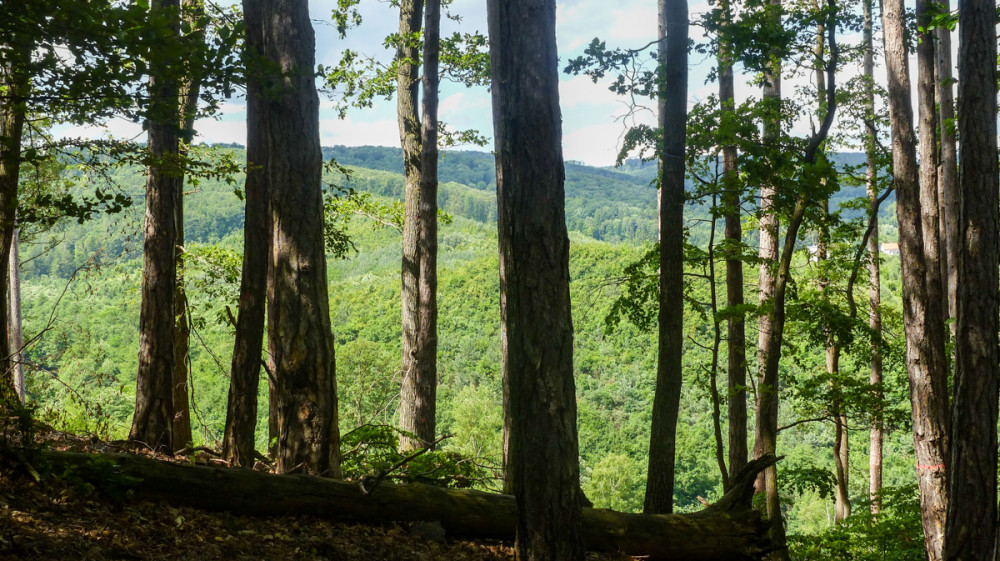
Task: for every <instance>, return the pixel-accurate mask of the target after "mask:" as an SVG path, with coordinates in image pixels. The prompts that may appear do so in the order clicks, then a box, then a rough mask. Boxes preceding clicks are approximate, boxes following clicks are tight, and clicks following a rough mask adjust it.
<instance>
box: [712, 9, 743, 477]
mask: <svg viewBox="0 0 1000 561" xmlns="http://www.w3.org/2000/svg"><path fill="white" fill-rule="evenodd" d="M720 7H721V10H722V18H723V19H722V24H721V25H722V26H723V28H724V29H725V28H727V27H728V26H729V25H731V22H732V8H731V6H730V2H729V0H722V2H721V4H720ZM730 51H731V46H730V45H728V44H727V43H726V42H725V41H722V40H720V44H719V57H718V58H719V101H720V103H721V104H722V107H723V109H724V110H728V111H733V110H735V108H736V100H735V95H734V92H735V85H734V82H733V63H732V53H731V52H730ZM736 156H737V154H736V146H733V145H728V146H723V147H722V173H723V181H724V184H725V190H724V191H723V195H722V197H723V201H722V204H723V208H724V209H725V218H726V231H725V238H726V248H727V251H726V305H727V306H728V307H729V308H730V310H735V309H740V308H741V307H742V306H743V305H744V300H743V260H742V259H741V255H740V253H741V250H740V248H742V247H743V225H742V224H741V217H740V203H741V202H742V197H741V190H740V188H739V185H738V183H737V182H738V179H739V178H738V172H739V170H738V169H737V167H736ZM746 346H747V337H746V322H745V319H744V313H743V312H742V311H741V312H739V313H730V315H729V319H728V321H727V326H726V349H727V358H728V362H727V373H728V393H727V396H728V405H729V407H728V421H729V473H731V474H733V473H736V472H738V471H740V470H741V469H743V466H745V465H746V463H747V390H746V387H747V355H746V352H747V349H746Z"/></svg>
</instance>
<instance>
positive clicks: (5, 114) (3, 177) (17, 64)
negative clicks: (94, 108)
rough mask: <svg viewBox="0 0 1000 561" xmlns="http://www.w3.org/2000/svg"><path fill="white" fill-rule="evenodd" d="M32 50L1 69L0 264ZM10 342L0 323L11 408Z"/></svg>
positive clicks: (11, 215)
mask: <svg viewBox="0 0 1000 561" xmlns="http://www.w3.org/2000/svg"><path fill="white" fill-rule="evenodd" d="M30 49H31V47H30V43H27V42H26V46H24V47H21V48H19V49H11V50H10V53H11V58H12V60H9V61H4V65H3V66H2V67H0V88H3V89H5V90H6V95H7V97H8V99H7V100H6V101H5V102H4V103H2V104H0V263H7V262H8V261H9V260H10V251H11V249H10V248H11V243H12V241H13V239H14V230H15V226H16V223H15V220H16V215H17V198H18V181H19V180H20V177H21V139H22V135H23V132H24V120H25V115H26V113H27V99H28V93H29V92H30V88H31V86H30V83H29V81H28V68H27V67H28V66H29V65H30V63H31V50H30ZM8 285H9V279H8V276H7V268H6V267H0V294H6V293H7V289H8ZM7 314H8V311H7V301H6V298H0V317H3V318H6V317H7ZM10 350H11V349H10V340H9V338H8V327H7V322H6V321H0V399H2V400H3V401H5V402H7V403H8V404H11V405H13V404H14V403H15V402H16V401H17V399H18V397H17V388H16V384H15V382H14V372H13V369H12V368H11V361H10V359H9V358H8V357H9V356H10Z"/></svg>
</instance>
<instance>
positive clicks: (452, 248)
mask: <svg viewBox="0 0 1000 561" xmlns="http://www.w3.org/2000/svg"><path fill="white" fill-rule="evenodd" d="M224 150H226V151H229V152H231V153H233V154H235V155H236V156H237V157H239V158H242V157H243V152H242V150H240V149H224ZM393 154H395V155H396V156H397V157H398V151H394V150H391V149H386V148H357V149H345V148H336V149H327V155H328V156H330V155H332V156H333V157H336V159H337V160H338V161H339V162H340V163H342V164H345V165H347V166H348V167H349V168H350V169H351V176H350V179H347V180H345V179H344V178H343V176H341V175H334V174H328V175H327V177H326V181H327V182H328V183H330V184H339V185H342V186H352V187H354V188H356V189H358V190H365V191H369V190H370V192H372V193H374V194H376V195H377V196H378V197H379V198H380V199H381V198H384V200H390V199H392V198H395V197H399V196H400V193H401V185H402V178H401V175H400V174H399V173H398V172H394V171H391V169H390V170H380V169H373V168H368V167H363V166H364V165H372V166H377V164H378V161H377V160H376V159H375V158H374V155H384V156H385V159H384V167H387V168H393V167H394V166H392V165H391V164H390V162H391V158H390V156H392V155H393ZM489 159H490V157H489V156H488V155H485V154H469V153H464V152H448V153H446V154H444V155H443V156H442V166H441V178H442V185H443V189H442V195H441V202H442V208H443V209H444V210H445V211H447V212H448V213H450V214H451V215H452V216H453V221H452V222H451V223H447V224H442V225H441V232H440V248H441V256H440V261H439V266H440V268H441V273H440V284H439V290H440V294H441V304H440V306H441V311H440V327H439V329H440V336H439V337H440V347H439V363H440V366H439V376H440V385H439V390H438V396H439V407H438V423H439V426H440V427H441V428H440V431H441V433H442V434H450V435H452V436H451V437H450V438H449V439H447V440H446V441H445V444H444V445H445V447H446V449H449V450H454V451H457V452H460V453H461V454H463V455H465V456H468V457H473V458H477V459H478V460H479V461H481V462H483V463H484V465H487V466H491V469H492V470H494V473H495V474H498V473H499V471H498V470H499V466H500V462H501V449H502V448H501V446H502V438H501V437H502V434H501V429H502V416H501V400H502V390H501V377H500V357H501V355H500V334H499V329H500V323H499V322H500V318H499V315H498V312H497V310H498V305H499V278H498V276H497V274H496V270H497V257H496V243H497V241H496V226H495V224H494V220H495V204H496V196H495V194H494V193H493V192H492V191H491V189H492V188H493V186H492V184H486V183H485V182H479V183H477V184H473V185H468V184H465V183H463V181H472V178H473V177H474V170H476V169H478V167H481V166H486V165H487V163H488V161H489ZM452 169H454V170H455V173H456V175H455V176H454V177H453V176H452V175H451V173H452V171H451V170H452ZM643 169H648V166H647V167H646V168H643ZM647 175H648V174H647V173H645V172H642V173H636V174H635V175H634V176H633V175H628V174H625V173H622V172H617V171H612V170H602V169H595V168H588V167H586V166H579V165H572V166H569V168H568V178H569V179H568V181H567V209H568V210H567V212H568V213H570V212H573V211H570V210H569V209H570V208H574V209H576V211H575V212H576V214H575V215H574V219H573V220H574V221H573V222H571V224H576V225H577V227H575V228H573V227H571V231H572V233H571V261H570V273H571V276H572V279H573V282H572V285H571V294H572V298H573V302H574V310H573V319H574V329H575V333H576V336H575V341H576V344H575V347H576V348H575V356H576V358H575V361H574V362H575V370H576V377H577V392H578V396H579V401H578V407H579V423H580V455H581V459H582V466H583V485H584V490H585V492H586V493H587V495H588V497H589V498H590V499H591V500H592V501H594V503H595V504H596V505H597V506H603V507H608V508H614V509H616V510H625V511H633V512H636V511H639V510H640V509H641V506H642V489H643V482H644V475H643V474H644V466H645V464H646V461H647V460H646V454H647V453H648V452H647V447H646V443H647V441H648V438H649V419H650V406H651V400H652V393H653V391H654V378H653V375H652V372H653V371H654V370H655V360H656V353H655V348H656V347H655V337H654V334H653V333H651V332H649V331H642V330H640V329H639V328H637V327H636V326H635V325H634V324H633V323H631V322H629V321H628V320H623V321H621V322H619V323H615V324H613V325H611V326H609V325H608V324H607V323H606V318H607V317H608V315H609V313H610V311H611V308H612V305H613V303H614V302H615V299H616V298H617V297H618V296H620V295H621V294H622V287H621V286H620V283H621V282H623V280H624V278H623V274H624V273H623V272H624V270H625V268H626V267H627V266H628V265H629V264H631V263H632V262H634V261H636V260H637V259H639V258H640V257H641V256H642V255H643V254H644V253H645V252H646V251H647V250H648V248H649V246H650V241H649V240H648V239H645V238H643V237H640V239H639V240H638V241H633V240H631V239H630V240H629V241H619V242H611V241H606V240H605V241H601V240H597V239H594V238H593V237H592V236H590V235H588V234H589V232H590V231H591V230H590V229H589V228H588V227H587V224H592V223H595V222H596V223H598V224H602V225H603V226H602V230H603V231H606V232H607V231H612V227H611V226H610V225H609V224H618V222H615V221H613V220H611V221H609V220H608V219H603V220H602V219H599V218H598V216H604V215H603V214H601V213H602V211H603V210H605V208H606V205H607V201H610V200H615V201H618V203H619V204H620V205H621V207H622V208H627V209H634V210H635V211H636V213H637V214H638V216H639V217H640V218H641V217H642V216H643V215H642V210H641V209H644V208H645V209H647V210H646V212H648V213H653V212H654V210H653V204H654V201H655V191H654V190H653V188H651V187H649V186H648V185H647V181H648V180H647V177H646V176H647ZM116 179H117V180H118V181H119V182H120V183H121V185H122V186H123V188H125V189H126V191H128V192H129V193H130V194H131V195H132V196H134V197H136V198H137V203H138V202H140V201H141V198H140V197H141V195H140V194H139V191H138V186H139V180H140V179H141V176H139V175H138V174H136V173H135V172H134V170H130V169H124V170H122V171H120V172H119V175H118V176H117V177H116ZM238 183H239V181H237V184H238ZM81 189H85V187H81ZM598 196H600V197H603V198H601V199H599V200H598V203H595V202H594V200H595V198H597V197H598ZM185 199H186V203H187V208H188V209H189V210H188V214H187V217H186V218H187V232H186V233H187V240H188V242H187V246H186V248H185V249H186V252H187V255H188V258H187V260H186V269H185V277H186V279H187V282H188V283H189V290H188V298H189V300H190V302H189V305H190V314H191V318H192V323H193V325H194V331H193V334H194V336H193V337H192V340H193V345H192V348H191V371H192V374H191V376H192V383H191V390H192V399H193V403H194V405H195V407H194V409H193V423H194V425H195V427H196V428H195V439H196V443H197V444H205V445H210V446H212V445H215V443H216V441H217V440H218V439H220V438H221V433H222V427H223V424H224V421H225V415H226V392H227V390H228V386H229V380H228V366H229V363H230V360H231V359H230V357H231V353H232V344H231V338H232V326H231V324H230V323H229V320H228V315H227V312H226V308H227V307H229V309H230V311H233V312H234V311H235V302H236V299H237V295H238V278H239V265H240V257H239V251H238V250H239V247H240V245H241V238H242V210H243V209H242V203H241V199H240V198H239V197H238V196H237V195H236V194H234V192H233V188H232V186H230V185H227V184H225V183H222V182H214V181H203V182H201V183H199V184H198V185H197V186H189V187H188V188H187V194H186V195H185ZM647 199H648V200H647ZM455 201H461V202H458V203H456V202H455ZM469 201H476V202H477V203H470V202H469ZM477 204H478V206H477ZM141 206H142V205H141V204H135V205H133V206H132V208H130V209H128V210H127V211H126V212H124V213H122V214H115V215H104V216H102V217H100V218H99V219H95V220H94V221H91V222H89V223H87V224H82V225H81V224H76V223H73V222H63V223H60V224H59V225H58V226H57V227H55V228H54V229H53V230H51V231H49V232H45V233H39V234H37V235H36V236H34V237H33V238H26V239H25V240H24V242H23V244H24V245H23V247H24V249H23V250H22V251H23V255H24V262H23V265H22V268H23V270H24V281H23V282H24V286H23V302H24V304H23V305H24V315H25V330H26V335H27V338H28V339H32V340H34V342H33V343H32V344H31V345H30V346H29V348H28V351H27V355H26V361H27V363H28V365H29V371H30V375H29V377H28V391H29V394H30V395H31V396H32V398H33V399H34V400H36V401H37V402H38V403H40V404H42V409H43V412H44V418H45V419H47V420H49V421H51V422H53V423H55V424H57V425H58V426H65V427H67V428H69V429H72V430H75V431H83V432H96V433H97V434H100V435H108V436H111V437H113V438H124V437H125V435H126V432H127V430H128V424H129V421H130V418H131V414H132V407H133V404H134V401H135V397H134V393H133V392H134V385H135V372H136V351H135V349H136V348H137V345H138V338H137V337H138V335H137V331H136V325H137V324H138V304H139V302H138V300H139V293H138V286H139V281H140V267H141V259H140V253H141V252H140V251H139V242H140V239H141V238H140V236H139V229H140V223H141V222H140V215H141V212H140V210H139V209H141ZM693 208H696V209H697V207H693ZM629 212H632V210H630V211H629ZM704 216H707V215H705V214H702V213H700V212H699V211H698V210H695V213H694V217H693V218H692V219H691V225H692V230H696V231H699V232H702V236H701V237H703V238H704V239H705V240H707V235H708V234H707V230H708V229H709V226H708V225H706V224H704V223H703V222H700V221H701V220H702V218H703V217H704ZM638 223H639V224H645V225H646V227H648V228H654V232H655V223H654V221H653V219H652V218H649V219H646V220H645V221H644V222H638ZM348 225H349V226H348V227H349V232H350V236H351V238H352V239H353V241H354V244H355V247H356V251H351V252H349V253H348V254H347V255H346V257H345V258H343V259H336V260H331V261H330V265H331V268H330V273H329V276H330V294H331V319H332V323H333V328H334V335H335V337H336V343H337V366H338V384H339V393H340V423H341V431H342V433H345V434H346V433H349V432H350V431H352V430H354V429H356V428H357V427H359V426H361V425H364V424H370V423H375V424H380V423H385V424H393V423H394V415H395V414H396V411H397V407H398V400H399V353H400V349H399V324H398V317H399V259H400V256H399V243H400V235H399V233H398V232H397V231H396V230H394V229H392V228H387V227H383V226H380V225H379V224H377V223H375V222H372V221H371V220H369V219H368V218H366V217H364V216H354V217H353V218H352V219H351V220H350V222H349V223H348ZM654 235H655V234H654ZM752 241H753V240H752V239H751V240H748V242H752ZM692 243H694V244H696V241H695V240H692ZM805 255H806V251H805V250H803V251H802V252H801V261H802V262H801V263H800V265H799V266H800V267H801V268H802V270H803V274H804V275H808V274H809V271H810V269H812V267H811V266H810V265H808V264H807V263H806V259H805ZM689 269H690V271H691V272H692V273H702V272H704V271H703V263H700V262H697V261H693V262H692V263H691V264H690V265H689ZM750 274H751V269H750V268H749V267H748V273H747V275H748V278H749V277H750ZM898 274H899V272H898V262H897V261H896V260H895V258H893V257H891V256H885V261H884V268H883V275H884V280H883V283H884V284H883V287H884V291H885V299H886V300H885V301H886V309H887V312H889V313H890V314H889V317H892V315H891V312H892V310H893V309H896V310H898V306H899V303H898V299H897V297H896V296H894V295H895V294H897V293H898V292H897V291H898V282H899V281H898ZM717 282H721V279H720V280H719V281H717ZM688 291H689V294H690V298H691V301H690V302H689V303H688V308H687V310H688V313H689V314H690V315H691V317H692V318H695V319H694V320H692V321H691V322H689V323H688V325H687V327H686V329H685V341H686V343H685V355H684V368H685V373H686V374H685V384H684V388H685V389H684V398H683V401H682V403H683V408H682V419H683V422H682V423H681V425H680V428H679V436H678V439H679V446H678V454H679V455H678V486H677V489H676V496H677V501H678V504H679V505H681V507H682V508H685V509H698V508H700V502H699V497H701V498H702V499H705V500H710V501H711V500H713V499H714V498H717V497H718V496H720V493H721V479H720V476H719V472H718V468H717V465H716V463H715V446H714V444H712V443H713V442H714V440H713V438H714V437H713V425H712V402H711V398H710V377H711V376H712V375H713V372H712V353H711V348H710V347H711V344H712V336H711V332H712V323H711V314H710V312H708V311H707V310H706V309H705V308H704V307H703V306H701V305H699V303H704V302H705V301H707V300H708V285H707V283H706V282H705V281H704V280H699V279H695V278H692V281H691V283H690V286H689V287H688ZM802 298H803V300H802V301H801V302H796V303H795V305H794V307H793V310H794V311H793V312H792V313H793V314H794V317H795V318H797V319H796V322H795V323H794V325H795V326H796V327H795V328H794V329H795V336H793V337H792V338H790V340H789V344H788V348H787V350H786V352H787V353H788V355H789V356H790V359H789V361H788V363H787V366H786V367H785V369H786V370H785V372H786V375H787V379H788V380H789V383H788V388H787V391H788V392H789V396H790V399H791V400H792V402H791V403H792V405H790V406H789V407H787V408H786V409H785V410H784V411H783V413H782V419H781V423H782V425H793V424H795V426H794V428H790V429H788V430H787V431H783V432H782V437H781V438H782V450H784V453H785V455H786V456H787V458H786V460H785V461H784V465H785V466H786V468H785V469H786V470H787V471H786V472H785V473H788V474H789V485H790V487H789V489H788V490H789V492H790V494H791V496H793V497H794V500H793V501H792V502H791V505H792V506H791V507H790V511H789V524H790V526H789V527H790V530H791V531H792V532H796V533H798V532H802V533H812V532H818V531H821V530H823V529H825V528H828V527H830V525H831V523H832V522H831V511H830V502H829V499H828V497H829V495H828V493H829V492H830V486H829V485H830V482H829V473H830V470H831V466H832V462H833V458H832V455H831V454H832V452H831V451H832V446H831V444H830V443H831V438H832V432H833V427H832V425H831V424H830V423H829V422H828V421H826V420H825V415H826V413H825V407H826V405H825V403H824V401H823V400H824V399H826V398H824V397H822V395H821V394H822V385H823V384H824V383H825V382H824V380H826V379H827V378H826V377H825V376H824V374H823V371H822V364H823V363H822V361H823V356H822V350H821V349H820V350H817V349H816V346H815V344H814V339H813V337H814V334H812V333H810V331H811V329H812V328H811V326H810V320H811V314H812V313H813V311H812V309H811V306H812V305H813V304H812V303H810V302H809V301H808V300H806V298H807V295H806V294H803V295H802ZM895 313H896V314H898V311H897V312H895ZM894 321H898V319H897V320H894ZM36 336H37V339H34V338H35V337H36ZM892 345H893V347H895V348H896V349H897V351H896V352H897V353H898V352H900V351H899V350H898V349H899V348H900V345H901V342H900V341H899V340H898V339H896V340H894V342H893V343H892ZM888 365H891V366H892V369H891V370H887V378H888V380H889V381H888V382H887V384H888V387H889V388H891V389H892V392H893V393H892V394H891V395H892V396H893V397H892V399H893V400H894V401H895V402H896V403H897V404H898V407H900V408H903V409H905V403H904V402H905V372H904V371H903V370H902V369H901V364H900V363H899V362H898V359H896V361H895V362H889V363H887V366H888ZM866 368H867V364H866V363H865V354H864V353H863V352H860V354H858V355H857V360H856V361H855V360H854V359H845V363H844V365H843V369H844V373H845V378H846V379H854V380H856V381H857V382H858V384H859V385H861V387H863V384H862V380H863V379H864V376H865V369H866ZM890 372H891V374H890ZM714 374H715V375H716V376H721V373H720V372H715V373H714ZM260 392H261V393H260V407H259V409H258V425H257V426H258V427H259V428H265V427H267V398H266V393H267V386H266V384H262V385H261V389H260ZM857 407H858V412H857V414H858V415H859V416H861V417H859V418H862V417H863V415H864V410H863V409H864V407H865V405H864V402H863V401H861V402H859V404H858V406H857ZM817 418H822V419H821V420H811V421H810V419H817ZM802 420H805V421H806V422H803V423H801V424H796V423H797V422H799V421H802ZM896 423H897V424H896V425H895V427H896V429H897V430H895V432H893V433H892V434H893V436H892V438H891V439H890V448H889V449H888V450H890V452H888V453H887V462H886V484H887V485H888V486H891V487H897V488H909V487H907V486H910V485H912V484H913V482H914V481H913V478H912V474H911V472H910V470H909V468H908V466H909V465H910V463H911V462H912V456H911V454H912V453H911V452H910V451H909V447H908V446H909V437H908V436H907V434H906V430H905V429H906V424H905V421H904V420H902V419H898V420H897V421H896ZM853 436H856V437H857V439H856V441H854V442H852V447H853V448H854V449H855V450H858V451H863V450H864V449H865V446H866V438H867V435H866V434H865V433H863V432H861V431H858V432H857V433H856V434H855V435H853ZM266 447H267V431H266V430H258V436H257V448H258V449H266ZM855 458H857V461H858V463H857V464H856V465H853V466H852V469H853V470H854V471H856V472H857V473H859V474H860V473H863V472H864V470H865V469H866V467H865V465H864V461H865V460H866V458H865V456H864V454H862V453H859V454H856V455H855ZM854 481H855V482H856V485H857V486H856V487H854V488H853V491H852V492H854V493H857V494H858V495H859V496H860V495H863V493H864V485H865V480H864V478H863V477H857V478H855V480H854ZM494 484H496V483H494Z"/></svg>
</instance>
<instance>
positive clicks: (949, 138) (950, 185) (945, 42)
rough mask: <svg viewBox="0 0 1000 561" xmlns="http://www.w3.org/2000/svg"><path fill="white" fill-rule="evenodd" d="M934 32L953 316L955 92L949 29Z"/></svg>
mask: <svg viewBox="0 0 1000 561" xmlns="http://www.w3.org/2000/svg"><path fill="white" fill-rule="evenodd" d="M948 4H949V0H943V1H941V2H938V5H939V9H941V10H943V11H944V12H948V11H949V10H950V9H951V7H950V6H949V5H948ZM934 33H935V38H936V39H937V41H935V47H936V49H935V54H936V57H935V59H934V62H935V64H934V75H935V78H936V80H935V84H936V88H937V91H936V94H937V95H936V98H937V106H938V111H939V113H938V127H939V129H940V137H939V138H940V149H941V153H940V155H941V157H940V161H939V170H940V173H939V174H938V202H939V203H940V205H941V213H940V214H941V270H942V271H944V273H943V277H942V279H943V280H942V282H947V295H948V307H947V311H948V317H949V318H952V319H954V318H955V313H956V304H955V294H956V290H957V289H958V285H957V274H958V252H959V248H960V246H961V238H960V236H959V233H958V216H959V208H958V203H959V196H958V151H957V149H956V144H957V139H956V137H955V128H956V123H955V95H954V93H953V90H952V82H953V81H954V80H953V74H952V66H951V30H949V29H948V27H947V26H945V25H940V26H937V27H936V28H935V29H934ZM954 328H955V325H954V324H952V330H954Z"/></svg>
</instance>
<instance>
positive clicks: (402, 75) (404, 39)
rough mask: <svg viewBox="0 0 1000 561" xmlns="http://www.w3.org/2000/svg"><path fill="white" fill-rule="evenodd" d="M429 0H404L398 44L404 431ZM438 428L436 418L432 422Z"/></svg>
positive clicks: (412, 387)
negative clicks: (426, 6)
mask: <svg viewBox="0 0 1000 561" xmlns="http://www.w3.org/2000/svg"><path fill="white" fill-rule="evenodd" d="M423 11H424V2H423V0H401V2H400V4H399V44H398V45H397V47H396V64H397V68H396V113H397V119H398V121H399V140H400V144H401V145H402V148H403V180H404V206H403V263H402V277H401V298H402V335H403V336H402V354H403V356H402V365H401V367H400V368H401V371H402V374H403V384H402V388H401V392H400V393H401V396H400V417H399V422H400V425H401V427H402V428H403V429H404V430H409V431H410V432H413V433H414V434H417V431H416V430H414V429H419V428H420V427H417V426H416V425H417V423H416V420H417V417H416V415H417V408H418V404H417V403H416V402H417V400H418V399H419V396H420V394H419V391H418V380H426V376H422V375H421V374H422V372H421V368H423V367H424V364H423V363H422V362H421V360H420V359H421V358H422V357H421V350H422V349H421V347H420V340H419V331H420V266H421V252H420V203H421V192H420V180H421V173H420V169H421V166H420V153H421V142H420V136H421V123H420V114H419V112H418V107H419V105H418V103H419V101H418V92H419V89H420V88H419V86H420V80H419V72H418V70H419V66H420V64H419V58H420V49H419V48H418V46H419V44H420V43H419V40H418V39H417V37H418V35H419V34H420V26H421V22H422V19H423ZM432 428H433V421H432ZM417 436H418V438H417V439H411V438H408V437H403V438H401V439H400V448H402V449H404V450H408V449H413V448H420V447H421V446H423V442H422V441H423V440H426V441H428V442H433V441H434V431H433V430H432V431H431V434H430V435H426V434H425V435H424V436H427V437H428V438H426V439H424V438H422V437H421V435H419V434H418V435H417Z"/></svg>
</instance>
